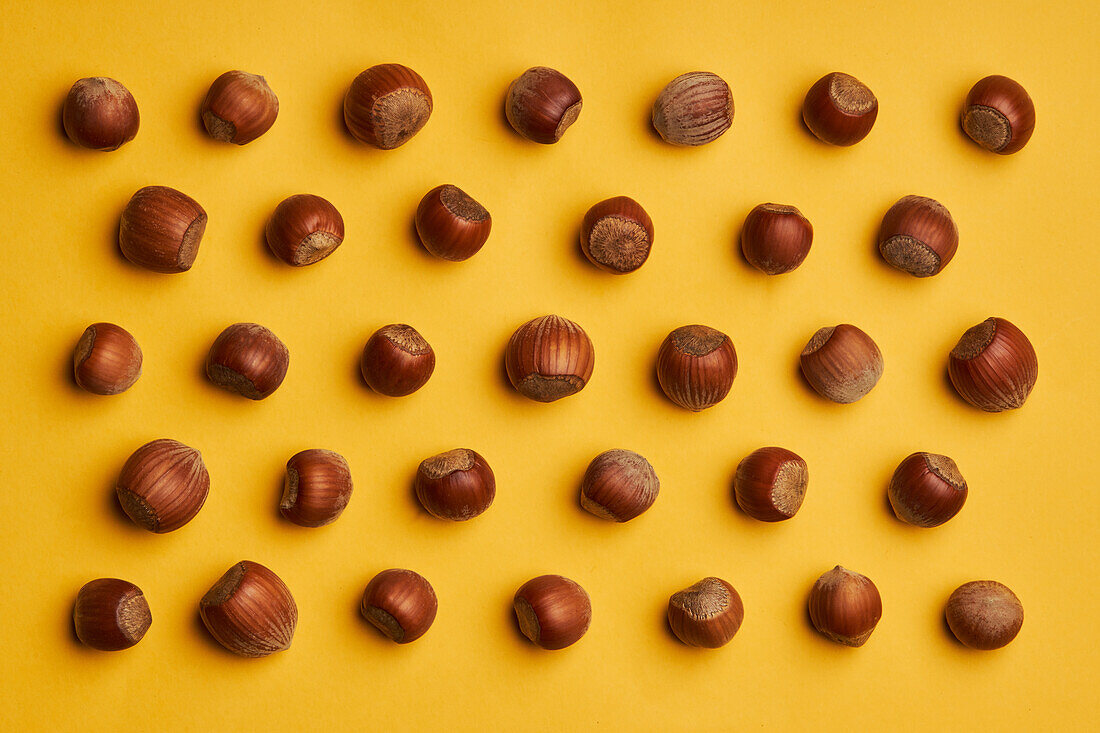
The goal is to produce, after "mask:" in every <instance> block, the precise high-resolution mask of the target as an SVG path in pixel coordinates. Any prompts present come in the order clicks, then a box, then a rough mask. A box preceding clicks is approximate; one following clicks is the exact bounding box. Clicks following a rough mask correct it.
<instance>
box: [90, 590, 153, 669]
mask: <svg viewBox="0 0 1100 733" xmlns="http://www.w3.org/2000/svg"><path fill="white" fill-rule="evenodd" d="M152 623H153V616H152V614H151V613H150V611H149V603H148V602H147V601H146V600H145V596H144V595H143V594H142V592H141V589H140V588H138V587H137V586H136V585H134V584H133V583H130V582H127V581H125V580H119V579H118V578H98V579H96V580H92V581H89V582H87V583H85V584H84V586H83V587H82V588H81V589H80V592H79V593H77V596H76V603H75V604H74V606H73V628H74V629H75V631H76V636H77V638H78V639H80V641H81V642H82V643H83V644H85V645H86V646H90V647H91V648H92V649H98V650H100V651H104V652H115V651H120V650H122V649H129V648H130V647H132V646H134V645H135V644H137V643H138V642H139V641H141V640H142V638H143V637H144V636H145V632H146V631H148V630H149V626H150V625H151V624H152Z"/></svg>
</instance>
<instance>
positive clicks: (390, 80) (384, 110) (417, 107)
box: [344, 64, 432, 150]
mask: <svg viewBox="0 0 1100 733" xmlns="http://www.w3.org/2000/svg"><path fill="white" fill-rule="evenodd" d="M431 114H432V93H431V91H430V90H429V89H428V85H427V84H425V83H424V79H423V78H421V76H420V74H417V73H416V72H415V71H413V70H412V69H410V68H409V67H408V66H402V65H401V64H379V65H377V66H372V67H370V68H369V69H367V70H366V71H364V72H363V73H361V74H360V75H359V76H357V77H355V80H354V81H353V82H352V83H351V88H349V89H348V93H347V95H346V96H345V97H344V122H345V123H346V124H347V126H348V131H349V132H351V134H352V135H353V136H355V138H356V139H357V140H359V141H360V142H364V143H367V144H368V145H374V146H375V147H378V148H381V149H382V150H392V149H394V148H397V147H400V146H402V145H404V144H405V143H406V142H408V141H409V138H411V137H412V136H413V135H415V134H416V133H418V132H420V128H422V127H424V125H425V124H427V122H428V117H430V116H431Z"/></svg>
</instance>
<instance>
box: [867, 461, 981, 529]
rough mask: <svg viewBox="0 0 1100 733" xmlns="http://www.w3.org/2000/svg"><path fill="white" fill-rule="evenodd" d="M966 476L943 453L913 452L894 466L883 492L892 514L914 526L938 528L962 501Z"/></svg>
mask: <svg viewBox="0 0 1100 733" xmlns="http://www.w3.org/2000/svg"><path fill="white" fill-rule="evenodd" d="M966 494H967V486H966V479H964V478H963V477H962V474H961V473H960V472H959V467H958V466H956V465H955V462H954V461H953V460H951V459H950V458H948V457H947V456H941V455H939V454H937V453H914V454H912V455H911V456H909V457H908V458H906V459H905V460H904V461H902V462H901V464H900V465H898V467H897V470H895V471H894V476H893V478H892V479H891V480H890V488H889V489H888V490H887V495H888V496H889V498H890V506H891V507H893V509H894V514H896V515H897V516H898V519H900V520H901V521H903V522H907V523H909V524H912V525H914V526H917V527H938V526H940V525H941V524H943V523H944V522H946V521H947V520H948V519H951V517H953V516H955V515H956V514H958V513H959V510H960V509H962V508H963V504H964V503H965V502H966Z"/></svg>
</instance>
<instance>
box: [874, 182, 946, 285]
mask: <svg viewBox="0 0 1100 733" xmlns="http://www.w3.org/2000/svg"><path fill="white" fill-rule="evenodd" d="M878 243H879V244H878V249H879V252H880V253H881V254H882V258H883V259H884V260H886V261H887V262H888V263H890V265H891V266H893V267H896V268H897V269H899V270H903V271H904V272H908V273H909V274H910V275H914V276H916V277H930V276H932V275H937V274H939V273H940V271H942V270H943V268H945V267H947V263H948V262H950V261H951V258H952V257H954V256H955V251H956V250H958V248H959V229H958V227H956V226H955V220H954V219H952V218H951V212H949V211H948V210H947V207H945V206H944V205H943V204H941V203H940V202H939V201H936V200H935V199H930V198H927V197H925V196H905V197H903V198H901V199H900V200H898V202H897V203H895V204H894V205H893V206H891V207H890V209H889V210H888V211H887V212H886V215H885V216H883V217H882V226H881V227H880V228H879V234H878Z"/></svg>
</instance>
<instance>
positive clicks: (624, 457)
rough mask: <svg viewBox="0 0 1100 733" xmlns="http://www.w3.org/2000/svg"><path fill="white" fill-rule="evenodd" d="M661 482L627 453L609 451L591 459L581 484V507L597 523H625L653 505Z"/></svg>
mask: <svg viewBox="0 0 1100 733" xmlns="http://www.w3.org/2000/svg"><path fill="white" fill-rule="evenodd" d="M660 488H661V482H660V481H659V480H658V479H657V473H656V472H655V471H654V470H653V466H651V465H649V461H647V460H646V459H645V458H643V457H642V456H640V455H638V454H637V453H635V452H634V451H629V450H621V449H616V450H609V451H604V452H603V453H601V454H600V455H598V456H596V457H595V458H593V459H592V462H591V463H589V464H588V470H587V471H585V472H584V479H583V480H582V481H581V506H582V507H584V508H585V509H586V510H588V511H590V512H592V513H593V514H595V515H596V516H597V517H600V518H601V519H610V520H612V521H614V522H628V521H630V520H631V519H634V517H636V516H638V515H639V514H641V513H642V512H644V511H645V510H647V509H649V508H650V507H651V506H653V502H655V501H657V493H658V492H659V491H660Z"/></svg>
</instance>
